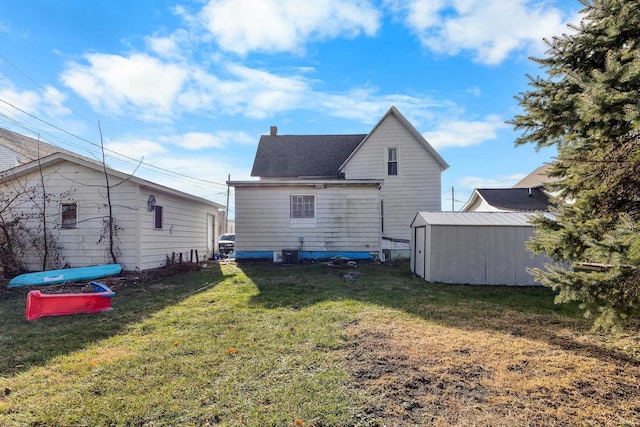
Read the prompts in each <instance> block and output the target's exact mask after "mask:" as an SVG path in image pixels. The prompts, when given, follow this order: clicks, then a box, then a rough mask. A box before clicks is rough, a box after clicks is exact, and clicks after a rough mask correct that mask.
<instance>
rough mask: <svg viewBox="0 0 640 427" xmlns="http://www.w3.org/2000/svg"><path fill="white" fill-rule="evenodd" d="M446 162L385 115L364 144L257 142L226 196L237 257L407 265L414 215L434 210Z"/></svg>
mask: <svg viewBox="0 0 640 427" xmlns="http://www.w3.org/2000/svg"><path fill="white" fill-rule="evenodd" d="M448 167H449V165H448V164H447V162H446V161H445V160H444V159H443V158H442V157H441V156H440V155H439V154H438V153H437V152H436V151H435V150H434V148H433V147H432V146H431V145H430V144H429V143H428V142H427V140H426V139H425V138H424V137H423V136H422V135H421V134H420V133H419V132H418V131H417V130H416V128H415V127H414V126H413V125H412V124H411V123H410V122H409V121H408V120H407V119H406V118H405V117H404V116H403V115H402V114H401V113H400V111H398V109H397V108H395V107H391V108H390V109H389V110H388V111H387V113H386V114H385V115H384V116H383V117H382V119H380V121H379V122H378V123H377V124H376V125H375V126H374V127H373V129H372V130H371V132H369V133H368V134H357V135H279V134H278V132H277V128H276V127H272V128H271V132H270V134H269V135H263V136H262V137H261V138H260V143H259V145H258V150H257V153H256V157H255V161H254V164H253V170H252V173H251V175H252V176H255V177H259V180H255V181H232V182H230V183H229V184H230V185H232V186H233V187H234V188H235V204H236V206H235V211H236V241H235V245H236V257H237V259H238V260H242V259H245V260H248V259H274V260H279V259H280V257H281V256H282V254H284V257H285V260H286V256H287V254H289V253H291V252H295V254H296V258H297V259H326V258H330V257H333V256H344V257H348V258H354V259H367V258H371V257H372V256H380V257H382V258H386V257H400V256H402V257H409V239H410V234H411V233H410V227H409V226H410V224H411V221H412V220H413V218H414V217H415V215H416V212H418V211H434V210H435V211H438V210H440V209H441V178H440V177H441V173H442V172H443V171H444V170H445V169H447V168H448Z"/></svg>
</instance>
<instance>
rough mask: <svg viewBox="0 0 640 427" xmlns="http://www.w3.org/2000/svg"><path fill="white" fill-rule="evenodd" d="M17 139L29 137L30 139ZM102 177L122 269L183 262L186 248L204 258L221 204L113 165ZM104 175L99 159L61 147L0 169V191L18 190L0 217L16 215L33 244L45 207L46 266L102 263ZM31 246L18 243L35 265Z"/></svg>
mask: <svg viewBox="0 0 640 427" xmlns="http://www.w3.org/2000/svg"><path fill="white" fill-rule="evenodd" d="M4 132H5V133H6V132H8V131H4ZM0 136H1V135H0ZM21 138H22V142H24V143H29V140H30V138H28V137H24V136H22V137H21ZM31 142H37V141H34V140H31ZM8 145H10V144H7V145H3V143H2V140H1V139H0V147H3V148H2V150H3V152H4V153H5V158H10V159H11V158H12V157H11V156H7V155H6V154H7V153H9V152H10V151H13V152H14V153H15V151H17V149H16V147H12V148H9V147H7V146H8ZM48 147H52V146H48ZM63 151H64V150H63ZM15 157H18V158H20V157H24V156H23V154H21V153H16V154H15ZM106 176H108V180H109V187H110V197H111V205H112V210H113V218H114V220H115V226H116V227H115V230H116V237H115V239H114V243H115V244H114V249H115V252H116V255H117V261H118V262H119V263H120V264H121V265H122V266H123V269H124V270H146V269H150V268H155V267H160V266H163V265H164V264H165V263H166V261H167V259H168V258H171V257H172V256H174V254H175V256H176V260H177V259H179V257H180V256H182V258H183V260H191V256H192V251H193V254H194V257H195V251H197V253H198V257H199V259H200V260H202V259H203V258H205V257H209V256H211V254H212V253H213V251H214V250H215V248H216V240H217V235H218V233H217V226H218V211H219V209H221V208H222V207H223V206H222V205H220V204H217V203H214V202H211V201H209V200H205V199H203V198H200V197H196V196H193V195H190V194H186V193H183V192H181V191H178V190H174V189H171V188H168V187H165V186H162V185H159V184H155V183H153V182H150V181H147V180H144V179H140V178H137V177H135V176H130V175H127V174H124V173H122V172H118V171H116V170H113V169H109V168H107V175H106ZM106 176H105V172H104V170H103V165H102V164H101V163H98V162H95V161H92V160H90V159H87V158H83V157H81V156H75V155H71V154H68V152H65V153H61V152H57V153H54V154H50V155H47V156H46V157H43V158H41V159H39V160H35V161H31V162H29V163H24V164H20V165H18V166H14V167H11V168H9V169H6V170H4V171H2V172H0V195H2V196H3V197H4V198H6V197H7V196H13V195H15V194H17V195H19V196H18V198H17V199H16V200H15V201H13V202H11V204H10V209H9V210H8V211H6V212H4V213H3V218H4V219H5V221H6V220H7V218H9V219H17V218H21V219H20V221H22V225H24V226H25V230H27V231H26V232H25V233H26V234H25V233H23V234H22V237H23V238H28V236H30V238H37V239H40V240H39V242H41V241H42V237H43V235H44V232H43V231H42V224H43V221H42V218H43V214H42V212H44V213H45V216H44V218H46V225H47V230H48V234H47V235H48V236H49V238H50V244H52V249H51V250H50V251H49V254H48V259H49V265H48V268H59V267H62V266H63V265H65V264H68V265H70V266H73V267H76V266H88V265H96V264H103V263H110V262H112V261H111V258H110V250H109V237H108V235H109V232H108V226H107V225H106V224H108V222H106V220H107V219H108V218H109V205H108V202H107V184H106ZM42 182H44V194H45V195H46V204H45V203H43V190H42ZM43 206H44V207H45V209H44V211H43V209H42V208H43ZM21 215H24V217H21ZM37 246H38V245H37V244H36V245H35V246H34V247H33V248H31V246H30V245H26V246H25V251H26V252H25V253H24V258H23V261H24V262H25V267H26V268H27V269H30V270H40V269H42V258H43V256H42V250H41V249H38V248H37ZM194 260H195V259H194Z"/></svg>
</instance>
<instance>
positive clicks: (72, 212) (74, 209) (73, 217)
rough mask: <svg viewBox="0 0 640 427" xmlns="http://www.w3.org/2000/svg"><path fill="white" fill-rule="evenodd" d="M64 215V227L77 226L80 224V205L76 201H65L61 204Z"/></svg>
mask: <svg viewBox="0 0 640 427" xmlns="http://www.w3.org/2000/svg"><path fill="white" fill-rule="evenodd" d="M60 212H61V215H62V228H76V226H77V225H78V205H76V204H75V203H63V204H62V205H60Z"/></svg>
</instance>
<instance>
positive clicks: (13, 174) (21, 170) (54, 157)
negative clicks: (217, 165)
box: [0, 153, 224, 208]
mask: <svg viewBox="0 0 640 427" xmlns="http://www.w3.org/2000/svg"><path fill="white" fill-rule="evenodd" d="M65 161H67V162H71V163H74V164H76V165H80V166H84V167H86V168H89V169H93V170H95V171H98V172H100V173H104V169H103V165H102V163H99V162H95V161H92V160H91V159H85V158H80V157H76V156H74V155H69V154H66V153H54V154H51V155H49V156H46V157H42V158H40V161H37V160H34V161H32V162H29V163H25V164H23V165H20V166H17V167H15V168H12V169H8V170H5V171H1V172H0V183H2V182H8V181H11V180H13V179H16V178H18V177H20V176H23V175H25V174H28V173H31V172H34V171H37V170H38V169H39V168H41V167H42V168H44V167H47V166H49V165H56V164H58V163H61V162H65ZM106 170H107V173H108V174H109V176H112V177H116V178H119V179H121V180H122V182H124V181H129V182H132V183H134V184H137V185H140V186H143V187H146V188H150V189H153V190H157V191H162V192H165V193H169V194H172V195H174V196H177V197H181V198H183V199H189V200H193V201H197V202H200V203H204V204H208V205H210V206H215V207H216V208H223V207H224V206H223V205H221V204H220V203H216V202H213V201H211V200H207V199H204V198H202V197H198V196H194V195H192V194H188V193H185V192H182V191H180V190H176V189H173V188H170V187H165V186H164V185H161V184H156V183H155V182H152V181H147V180H146V179H142V178H138V177H137V176H133V175H129V174H126V173H123V172H120V171H117V170H115V169H110V168H109V167H107V168H106ZM110 184H111V185H117V183H110Z"/></svg>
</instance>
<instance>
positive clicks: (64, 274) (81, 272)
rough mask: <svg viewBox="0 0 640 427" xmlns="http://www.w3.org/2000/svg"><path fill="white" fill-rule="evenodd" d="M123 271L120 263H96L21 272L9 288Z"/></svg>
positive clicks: (87, 278)
mask: <svg viewBox="0 0 640 427" xmlns="http://www.w3.org/2000/svg"><path fill="white" fill-rule="evenodd" d="M121 271H122V267H121V266H120V264H104V265H94V266H91V267H77V268H63V269H61V270H47V271H38V272H36V273H27V274H21V275H19V276H16V277H14V278H13V279H11V280H10V281H9V284H8V285H7V288H17V287H19V286H42V285H53V284H56V283H64V282H80V281H83V280H93V279H100V278H102V277H107V276H113V275H114V274H118V273H120V272H121Z"/></svg>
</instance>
